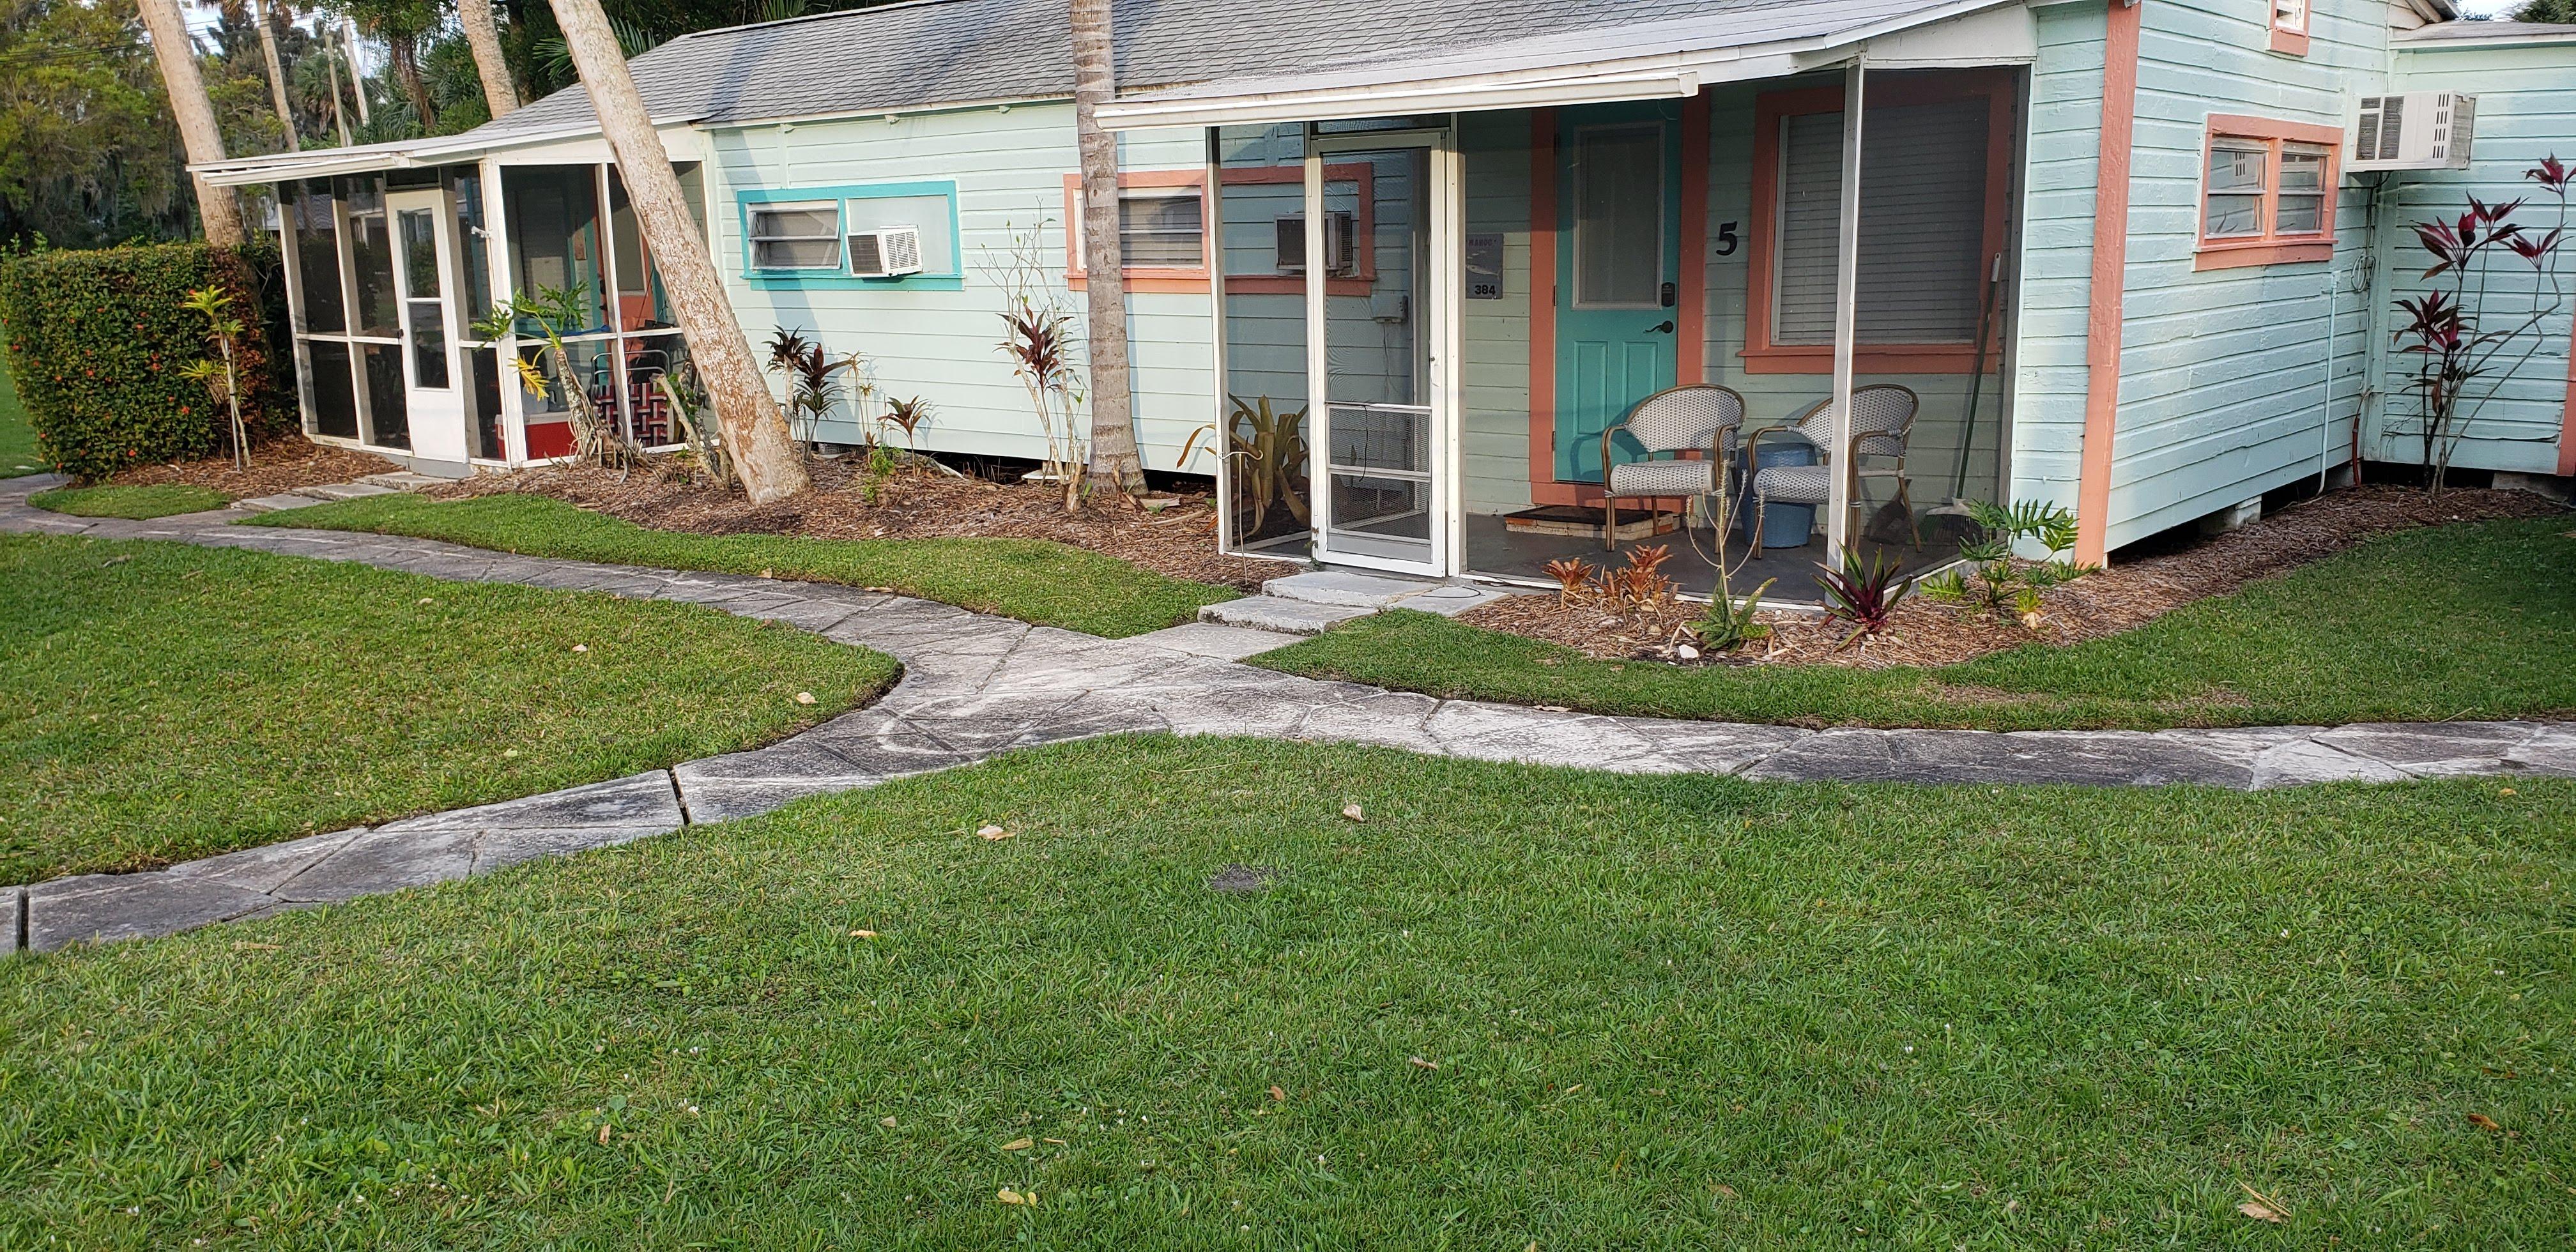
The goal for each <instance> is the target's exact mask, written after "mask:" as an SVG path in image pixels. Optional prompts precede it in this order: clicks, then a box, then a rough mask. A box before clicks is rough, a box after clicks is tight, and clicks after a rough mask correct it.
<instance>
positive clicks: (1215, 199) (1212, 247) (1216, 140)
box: [1174, 126, 1242, 552]
mask: <svg viewBox="0 0 2576 1252" xmlns="http://www.w3.org/2000/svg"><path fill="white" fill-rule="evenodd" d="M1205 133H1206V135H1207V188H1208V196H1207V213H1208V217H1209V219H1210V220H1209V221H1208V222H1207V223H1206V228H1207V237H1208V245H1207V250H1208V364H1209V377H1210V378H1211V380H1212V382H1213V386H1212V390H1213V391H1214V392H1215V393H1216V394H1215V409H1216V412H1215V417H1214V418H1213V421H1214V423H1215V430H1216V437H1215V438H1213V439H1211V440H1209V441H1208V446H1209V449H1210V450H1211V451H1212V452H1214V453H1215V455H1216V550H1217V551H1219V552H1232V551H1234V550H1235V548H1236V546H1237V545H1238V544H1240V543H1241V542H1242V539H1241V538H1240V537H1239V536H1237V535H1236V534H1235V533H1234V492H1235V482H1234V466H1233V463H1232V458H1230V457H1228V456H1227V455H1226V451H1227V449H1228V448H1230V447H1231V446H1232V443H1231V437H1232V436H1233V433H1234V411H1233V409H1232V408H1230V407H1229V406H1228V403H1227V400H1226V397H1227V395H1228V392H1227V389H1226V379H1225V153H1224V150H1223V149H1224V144H1223V136H1221V135H1220V134H1219V133H1218V132H1217V128H1216V127H1214V126H1210V127H1208V128H1207V130H1206V132H1205ZM1174 468H1177V469H1180V470H1182V471H1184V472H1186V471H1187V470H1188V469H1189V468H1190V467H1189V466H1187V465H1180V466H1176V467H1174Z"/></svg>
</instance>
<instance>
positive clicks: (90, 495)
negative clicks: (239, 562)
mask: <svg viewBox="0 0 2576 1252" xmlns="http://www.w3.org/2000/svg"><path fill="white" fill-rule="evenodd" d="M27 503H29V504H31V505H34V506H35V507H37V508H40V509H44V510H46V511H47V512H52V513H61V514H64V515H66V516H70V517H114V518H122V519H124V520H126V521H129V522H146V521H150V520H152V519H153V518H156V517H176V516H178V515H180V514H182V513H203V512H206V511H207V510H209V509H220V508H222V507H224V506H225V505H227V504H230V503H232V497H231V496H228V495H225V494H224V493H222V492H220V491H217V490H215V489H214V488H212V487H200V486H197V485H195V484H193V483H149V484H145V485H142V486H124V485H118V484H114V483H109V484H105V485H102V486H97V487H53V488H49V489H47V490H44V491H39V492H37V493H35V494H34V495H31V496H28V497H27Z"/></svg>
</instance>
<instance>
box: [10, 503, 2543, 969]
mask: <svg viewBox="0 0 2576 1252" xmlns="http://www.w3.org/2000/svg"><path fill="white" fill-rule="evenodd" d="M50 481H51V480H44V481H34V482H31V481H30V480H28V479H18V480H15V481H14V482H0V530H9V531H44V532H51V533H57V534H83V535H90V536H95V537H98V538H116V539H163V540H173V541H178V542H182V543H194V544H202V545H205V546H208V547H227V548H253V549H258V550H260V551H265V552H279V553H286V554H289V555H293V556H305V557H316V558H321V559H324V560H335V561H359V562H364V563H366V564H369V565H374V566H379V567H382V568H385V569H393V570H405V571H408V572H411V573H415V574H426V575H429V576H431V577H434V578H445V579H453V580H456V581H460V582H506V583H520V584H525V585H528V586H533V587H555V588H564V589H571V590H582V591H603V592H609V593H612V594H616V595H622V596H630V597H636V598H651V599H658V600H682V601H687V602H689V603H693V604H703V605H707V606H709V607H712V608H718V609H722V610H724V611H726V612H728V613H736V614H740V615H742V616H745V617H756V618H766V619H773V620H777V621H781V622H786V623H788V624H790V625H794V626H798V627H801V628H803V629H806V630H810V631H814V632H816V633H819V634H821V635H822V636H823V637H824V638H827V639H833V640H838V641H840V642H842V643H848V644H858V645H864V646H867V647H870V648H875V649H877V650H879V651H882V652H886V653H890V654H892V655H894V656H895V657H896V658H898V659H900V660H901V661H902V662H903V665H904V676H903V679H902V681H901V682H900V683H899V684H898V685H897V686H896V687H895V688H894V690H893V691H892V692H890V693H888V694H887V695H886V697H885V698H884V699H882V700H881V701H879V702H878V703H877V704H875V705H873V706H871V707H869V708H865V709H861V710H858V711H855V712H851V713H846V714H843V715H841V716H839V717H836V718H834V719H832V720H831V721H829V722H826V723H824V724H822V725H820V726H816V727H814V728H813V729H811V730H807V731H805V732H804V733H802V734H798V735H795V736H793V737H790V738H788V739H786V740H783V741H781V742H779V743H776V744H772V745H770V746H769V747H765V748H758V749H754V750H752V751H748V752H736V753H732V754H729V755H725V756H718V757H710V758H708V759H705V760H699V761H690V762H687V763H685V764H682V765H678V766H675V767H673V768H671V769H668V770H654V771H652V772H650V773H644V774H637V775H635V776H633V777H630V778H619V779H614V780H612V781H609V782H603V783H595V784H592V785H589V786H583V787H574V788H571V789H569V790H565V791H558V792H552V793H549V794H546V795H539V796H530V797H528V798H526V799H522V800H511V801H505V802H503V803H500V804H490V805H484V806H482V807H479V808H471V809H461V810H457V811H455V812H450V813H437V814H432V815H430V816H427V817H416V818H409V819H406V820H403V821H397V822H389V823H386V824H385V825H382V826H377V827H373V828H360V829H356V830H343V831H337V832H333V833H330V834H324V835H314V836H309V837H307V838H302V839H296V840H292V841H289V842H286V843H277V844H270V845H267V846H265V847H259V848H251V849H248V850H245V851H241V852H234V853H228V854H226V855H223V856H218V857H211V858H208V859H206V860H202V861H192V862H189V863H187V864H183V865H174V866H171V867H170V868H168V869H165V870H159V871H155V872H151V873H140V874H121V875H87V876H83V877H77V878H64V879H57V880H54V881H52V882H45V883H38V884H36V885H34V886H29V887H23V888H13V889H12V888H0V892H5V894H6V898H5V902H0V907H4V908H5V910H6V911H5V912H0V924H7V923H11V922H14V924H13V925H7V931H8V935H7V937H6V938H5V939H0V951H5V950H6V949H8V948H9V947H11V946H16V947H25V948H33V949H38V950H46V949H52V948H57V947H61V946H63V945H64V944H67V943H73V942H78V941H81V940H87V939H95V940H107V939H124V938H135V937H141V936H148V935H161V934H169V933H173V932H176V931H180V930H185V929H188V928H191V927H195V926H202V925H206V924H208V923H211V922H218V921H227V920H232V919H236V918H244V917H255V916H260V915H263V914H267V913H272V912H276V911H278V910H281V909H287V908H295V907H301V906H307V905H312V904H318V903H325V902H330V901H337V900H346V899H350V898H353V897H356V896H363V895H371V894H375V893H379V892H387V891H395V890H400V889H402V888H406V887H414V886H421V885H424V884H428V883H434V882H440V881H444V880H447V879H452V878H462V877H465V876H467V875H469V874H476V873H481V872H483V871H485V870H489V869H493V868H496V867H499V866H503V865H508V864H511V863H513V862H517V861H524V860H529V859H532V858H536V857H543V856H555V855H562V854H565V853H570V852H576V851H580V850H582V849H585V848H595V847H603V846H607V845H610V844H616V843H624V842H626V841H628V840H632V839H638V838H642V837H644V836H647V835H658V834H665V833H668V832H671V831H674V830H677V829H679V828H681V827H683V826H686V825H689V824H692V823H699V822H713V821H722V820H725V819H727V818H735V817H747V816H750V815H752V814H756V813H765V812H768V811H769V810H771V809H774V808H777V807H778V806H780V805H783V804H786V803H788V802H789V801H791V800H795V799H797V798H799V797H802V796H809V795H815V794H819V793H823V792H831V791H846V790H850V789H853V788H859V787H867V786H871V785H873V784H876V783H880V782H884V781H886V780H888V779H893V778H900V777H904V776H906V775H911V774H919V773H924V772H927V771H930V770H938V769H946V768H948V767H950V766H955V765H964V764H968V763H970V762H974V761H981V760H984V759H986V758H988V757H991V756H993V755H994V754H996V753H999V752H1003V751H1006V750H1008V749H1012V748H1020V747H1028V746H1032V745H1036V744H1044V743H1056V742H1061V741H1064V740H1069V739H1081V738H1086V737H1090V736H1094V735H1107V734H1115V733H1119V732H1123V731H1166V732H1170V733H1174V734H1183V735H1255V736H1262V737H1266V738H1276V739H1301V740H1317V741H1336V742H1347V743H1370V744H1383V745H1386V746H1389V747H1396V748H1404V749H1408V750H1410V751H1415V752H1423V753H1429V754H1432V755H1438V756H1455V757H1468V758H1473V759H1477V760H1488V761H1521V762H1535V763H1541V764H1549V765H1573V766H1583V767H1588V768H1594V769H1605V770H1617V771H1623V772H1633V773H1680V772H1698V773H1710V774H1735V775H1739V776H1742V777H1746V778H1758V779H1778V780H1786V781H1826V780H1832V781H1849V782H1899V783H1992V784H2020V783H2076V784H2092V785H2155V784H2166V783H2197V784H2205V785H2210V786H2219V787H2232V788H2239V789H2250V788H2260V787H2277V786H2285V785H2292V784H2299V783H2310V782H2325V781H2338V780H2363V781H2395V780H2400V779H2407V778H2417V777H2428V776H2435V775H2452V774H2515V773H2528V774H2555V775H2564V776H2576V726H2569V725H2560V724H2550V723H2534V722H2447V723H2439V724H2421V725H2418V724H2404V725H2357V726H2343V727H2337V728H2332V729H2321V728H2318V727H2313V726H2287V727H2262V728H2253V729H2242V730H2168V731H2156V732H2152V733H2149V732H2142V731H2065V732H2056V731H2034V732H2023V733H2014V734H1995V733H1988V732H1982V731H1954V730H1868V729H1837V730H1822V731H1808V730H1798V729H1794V728H1790V727H1783V726H1765V725H1745V724H1736V723H1725V722H1696V721H1669V720H1662V719H1656V718H1642V717H1602V716H1595V715H1590V714H1582V713H1564V712H1550V711H1547V710H1542V709H1531V708H1523V707H1519V706H1514V705H1505V704H1487V703H1482V702H1478V701H1471V700H1437V699H1433V698H1431V697H1429V696H1423V695H1414V694H1409V693H1403V692H1393V691H1386V690H1382V689H1380V688H1376V687H1367V686H1361V685H1358V684H1355V683H1341V682H1323V681H1317V680H1314V679H1308V678H1298V677H1293V676H1290V675H1287V674H1279V673H1274V672H1271V671H1269V670H1263V669H1256V668H1253V667H1251V666H1247V665H1242V664H1237V663H1235V662H1232V661H1227V660H1221V659H1217V658H1213V657H1208V656H1202V655H1196V654H1195V653H1193V652H1191V651H1182V650H1177V649H1176V648H1175V647H1173V646H1169V643H1168V642H1167V641H1164V640H1159V639H1157V638H1156V637H1155V636H1144V637H1141V638H1137V639H1125V640H1109V639H1097V638H1093V637H1091V636H1089V635H1082V634H1077V633H1074V632H1072V631H1067V630H1058V629H1054V628H1051V627H1045V626H1031V625H1028V624H1026V623H1024V622H1017V621H1012V620H1010V619H1007V618H1000V617H990V616H986V615H984V614H980V613H971V612H968V611H966V610H964V609H959V608H954V607H951V606H948V605H944V604H936V603H932V602H929V601H925V600H916V599H912V598H910V597H906V596H898V595H888V594H883V593H875V592H868V591H862V590H859V589H857V588H852V587H843V586H836V585H831V584H823V583H801V582H786V581H778V580H772V579H765V578H754V577H745V576H738V575H728V574H704V573H683V572H677V571H672V570H661V569H639V568H634V567H630V566H618V565H594V564H589V563H586V562H580V561H560V560H549V559H543V558H537V557H524V556H511V555H507V554H502V553H495V552H489V551H484V550H482V549H477V548H466V547H459V546H457V545H454V544H447V543H438V542H433V541H429V540H421V539H404V538H390V537H384V536H377V535H365V534H354V533H347V532H339V531H318V530H287V529H272V528H268V527H242V526H231V525H228V524H227V523H230V522H232V521H235V520H238V519H239V518H241V517H243V516H246V515H247V514H246V513H244V512H241V511H236V510H224V511H218V512H212V513H199V514H191V515H188V516H184V517H172V518H162V519H159V520H156V521H148V522H127V521H111V520H91V519H85V518H75V517H66V516H63V515H60V514H54V513H47V512H43V511H41V510H37V509H34V508H31V507H29V506H28V505H27V504H26V497H27V495H28V494H29V493H30V492H31V491H33V490H35V489H36V488H37V487H39V486H43V485H47V484H48V482H50Z"/></svg>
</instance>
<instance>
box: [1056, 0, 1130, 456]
mask: <svg viewBox="0 0 2576 1252" xmlns="http://www.w3.org/2000/svg"><path fill="white" fill-rule="evenodd" d="M1068 2H1069V3H1070V4H1071V6H1072V8H1071V11H1070V13H1069V15H1068V16H1069V18H1070V20H1071V24H1072V27H1073V133H1074V142H1075V144H1076V145H1077V146H1078V147H1079V148H1080V149H1081V155H1082V226H1081V230H1082V257H1083V261H1082V268H1083V273H1084V274H1085V275H1086V278H1085V280H1084V284H1083V286H1084V294H1085V295H1086V296H1088V297H1089V299H1088V312H1089V313H1090V337H1091V473H1090V479H1091V484H1092V486H1093V487H1094V488H1095V489H1100V490H1108V491H1117V492H1120V493H1123V494H1126V495H1131V496H1132V495H1135V494H1137V493H1139V492H1142V491H1143V490H1144V489H1145V467H1144V463H1143V462H1142V461H1139V460H1138V459H1137V457H1136V421H1135V407H1134V406H1135V393H1134V392H1133V390H1131V389H1130V386H1129V383H1128V378H1127V285H1126V257H1125V255H1124V253H1123V252H1122V251H1121V250H1120V248H1119V246H1118V138H1117V136H1115V135H1112V134H1110V133H1109V132H1108V131H1105V130H1102V129H1100V118H1099V115H1098V109H1099V107H1100V106H1101V105H1102V104H1105V103H1107V102H1108V100H1109V97H1110V95H1111V94H1112V93H1113V92H1115V91H1116V90H1117V75H1116V72H1115V70H1114V68H1113V66H1112V64H1111V59H1110V42H1109V40H1110V18H1109V0H1068Z"/></svg>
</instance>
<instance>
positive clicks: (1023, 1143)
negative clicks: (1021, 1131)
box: [1002, 1135, 1038, 1152]
mask: <svg viewBox="0 0 2576 1252" xmlns="http://www.w3.org/2000/svg"><path fill="white" fill-rule="evenodd" d="M1036 1146H1038V1142H1037V1140H1035V1139H1031V1138H1028V1137H1027V1136H1025V1135H1024V1136H1021V1137H1020V1138H1017V1139H1013V1140H1012V1141H1010V1142H1009V1143H1006V1144H1003V1145H1002V1150H1003V1151H1005V1152H1026V1151H1028V1150H1029V1149H1031V1148H1034V1147H1036Z"/></svg>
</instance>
